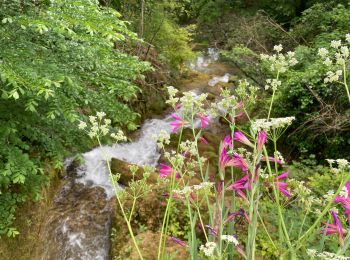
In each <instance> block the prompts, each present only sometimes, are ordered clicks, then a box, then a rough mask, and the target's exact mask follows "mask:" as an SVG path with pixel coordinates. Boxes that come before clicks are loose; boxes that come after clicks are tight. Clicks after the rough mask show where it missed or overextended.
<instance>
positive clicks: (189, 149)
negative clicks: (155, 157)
mask: <svg viewBox="0 0 350 260" xmlns="http://www.w3.org/2000/svg"><path fill="white" fill-rule="evenodd" d="M179 147H180V151H181V152H184V153H190V154H192V155H196V154H197V144H196V142H191V141H190V140H186V141H184V142H181V143H180V145H179Z"/></svg>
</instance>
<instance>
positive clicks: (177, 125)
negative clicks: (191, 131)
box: [170, 113, 188, 133]
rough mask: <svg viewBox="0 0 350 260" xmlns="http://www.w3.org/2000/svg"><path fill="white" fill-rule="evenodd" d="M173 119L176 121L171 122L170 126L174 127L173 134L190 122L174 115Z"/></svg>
mask: <svg viewBox="0 0 350 260" xmlns="http://www.w3.org/2000/svg"><path fill="white" fill-rule="evenodd" d="M171 117H172V118H174V119H175V121H173V122H171V123H170V125H171V127H172V132H173V133H175V132H176V131H177V130H178V129H179V128H181V127H184V126H186V125H188V122H187V121H185V120H184V119H183V118H181V117H180V116H178V115H177V114H175V113H173V114H172V115H171Z"/></svg>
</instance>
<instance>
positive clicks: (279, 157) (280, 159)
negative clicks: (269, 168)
mask: <svg viewBox="0 0 350 260" xmlns="http://www.w3.org/2000/svg"><path fill="white" fill-rule="evenodd" d="M274 154H275V158H277V160H279V161H281V163H282V164H285V163H286V161H285V159H284V157H283V155H282V154H281V153H280V152H279V151H276V152H275V153H274Z"/></svg>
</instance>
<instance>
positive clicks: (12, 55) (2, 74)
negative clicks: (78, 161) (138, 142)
mask: <svg viewBox="0 0 350 260" xmlns="http://www.w3.org/2000/svg"><path fill="white" fill-rule="evenodd" d="M119 17H120V14H119V13H118V12H116V11H114V10H112V9H109V8H102V7H99V6H98V4H97V2H96V1H93V0H90V1H79V0H77V1H68V0H59V1H36V2H35V1H29V0H26V1H2V3H1V4H0V21H2V23H1V25H0V33H1V35H2V37H1V39H0V46H1V48H0V80H1V81H0V86H1V102H0V129H1V131H0V147H1V148H0V191H1V194H0V223H1V224H0V235H1V234H5V233H7V234H8V235H9V236H12V235H15V234H16V232H15V231H14V230H13V229H12V228H11V224H12V222H13V221H14V218H15V217H14V216H15V215H14V213H15V209H16V205H17V204H18V203H20V202H23V201H25V200H27V199H29V198H32V199H35V200H36V199H39V198H40V190H41V187H42V185H43V184H45V183H46V182H47V177H45V175H44V174H43V171H42V170H41V168H42V166H43V162H44V160H45V159H46V158H49V159H50V160H53V161H54V164H55V165H56V167H61V166H62V161H63V157H64V155H65V152H66V151H67V150H68V149H70V148H71V147H73V146H74V147H75V148H76V149H79V146H80V145H83V144H84V141H83V139H84V138H81V135H80V133H79V132H78V131H77V130H76V120H77V118H78V117H79V114H81V113H84V112H85V111H105V112H106V113H107V114H113V123H114V124H118V125H120V126H124V127H128V126H132V124H133V120H134V119H135V117H136V114H135V113H133V112H132V110H131V109H130V108H128V107H127V105H126V102H127V101H129V100H130V99H132V98H133V97H134V96H135V94H136V92H137V90H138V88H137V86H136V85H135V84H134V83H133V82H134V80H136V79H137V77H138V76H139V75H140V73H142V72H143V71H145V70H147V69H148V68H149V66H148V64H146V63H143V62H140V61H139V60H138V59H137V58H136V57H132V56H130V55H128V54H126V53H125V52H123V51H122V46H123V45H125V43H126V42H130V41H134V40H136V35H135V34H134V33H132V32H130V31H129V30H128V29H127V26H126V25H127V24H126V23H125V22H123V21H121V20H120V19H119Z"/></svg>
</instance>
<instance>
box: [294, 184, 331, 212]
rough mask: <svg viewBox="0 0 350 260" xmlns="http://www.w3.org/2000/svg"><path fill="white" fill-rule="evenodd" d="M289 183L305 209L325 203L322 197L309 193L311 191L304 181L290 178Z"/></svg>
mask: <svg viewBox="0 0 350 260" xmlns="http://www.w3.org/2000/svg"><path fill="white" fill-rule="evenodd" d="M289 184H291V186H292V187H293V189H294V191H295V194H297V195H298V198H299V201H300V202H301V203H303V204H304V205H305V208H306V209H308V210H310V209H311V208H312V207H313V206H323V205H324V204H325V200H324V199H323V198H322V199H321V198H318V197H315V196H313V195H311V193H312V191H311V190H310V189H309V188H308V187H306V186H305V181H298V180H295V179H292V178H290V179H289ZM316 210H318V209H316Z"/></svg>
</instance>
